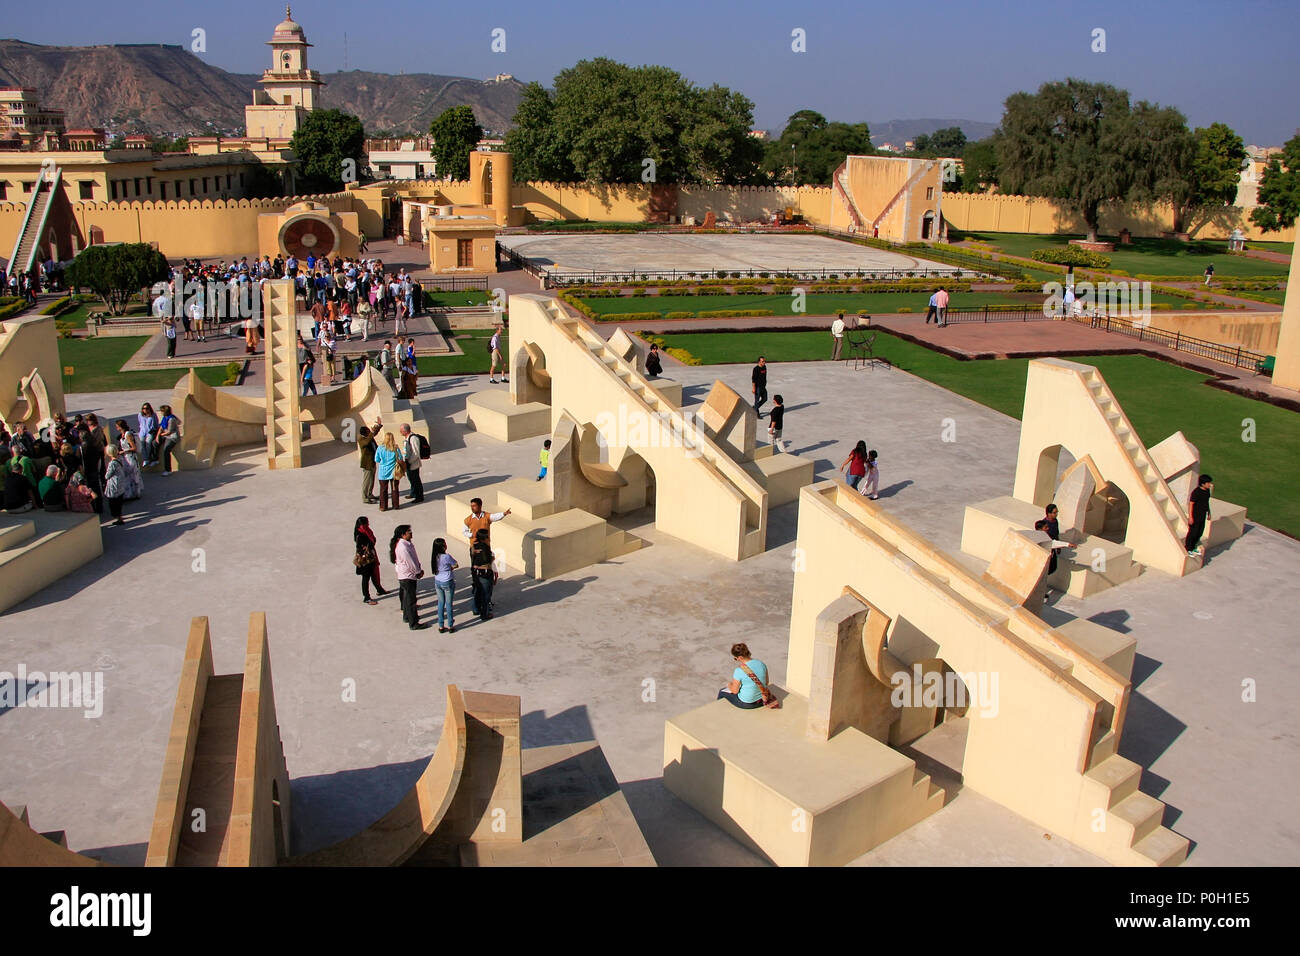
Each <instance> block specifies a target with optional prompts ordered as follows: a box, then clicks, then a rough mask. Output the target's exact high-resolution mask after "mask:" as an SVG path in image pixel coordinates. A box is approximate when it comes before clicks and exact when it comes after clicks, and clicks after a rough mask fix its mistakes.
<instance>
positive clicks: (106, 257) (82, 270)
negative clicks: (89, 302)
mask: <svg viewBox="0 0 1300 956" xmlns="http://www.w3.org/2000/svg"><path fill="white" fill-rule="evenodd" d="M170 275H171V270H170V269H169V268H168V266H167V257H166V256H164V255H163V254H162V253H161V252H159V251H158V250H157V249H155V248H154V247H153V246H151V245H149V243H147V242H131V243H120V244H118V245H113V246H90V247H89V248H87V249H83V250H82V251H81V252H80V253H78V254H77V258H75V259H73V260H72V263H71V264H70V265H69V266H68V268H67V270H66V273H65V277H66V279H67V281H68V284H69V285H70V286H72V287H73V288H86V289H89V290H90V291H91V292H93V293H95V295H97V296H99V298H100V300H101V301H102V302H103V303H104V304H105V305H106V306H108V309H109V311H110V312H112V313H113V314H114V315H121V314H122V313H123V312H124V311H125V310H126V306H127V304H128V303H129V302H130V301H131V299H132V298H133V297H134V296H137V295H139V294H140V290H141V289H143V288H144V287H145V286H149V285H152V284H153V283H155V282H164V281H166V279H167V278H168V276H170Z"/></svg>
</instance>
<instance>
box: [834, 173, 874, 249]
mask: <svg viewBox="0 0 1300 956" xmlns="http://www.w3.org/2000/svg"><path fill="white" fill-rule="evenodd" d="M833 182H834V184H835V186H834V188H835V195H837V196H838V197H839V198H840V202H842V203H844V208H845V209H846V210H847V211H848V214H849V221H850V222H851V223H852V226H851V227H850V229H849V231H850V232H862V230H863V226H864V224H865V222H866V217H865V216H863V215H862V210H860V209H859V208H858V202H857V200H856V199H854V198H853V191H852V189H850V188H849V173H848V162H847V160H846V161H845V162H843V163H840V168H839V169H837V170H835V177H834V180H833Z"/></svg>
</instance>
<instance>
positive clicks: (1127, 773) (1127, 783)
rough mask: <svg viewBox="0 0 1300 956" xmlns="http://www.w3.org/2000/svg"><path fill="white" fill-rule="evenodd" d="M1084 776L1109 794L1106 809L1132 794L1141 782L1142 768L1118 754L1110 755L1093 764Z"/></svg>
mask: <svg viewBox="0 0 1300 956" xmlns="http://www.w3.org/2000/svg"><path fill="white" fill-rule="evenodd" d="M1084 776H1085V777H1087V778H1088V779H1089V780H1093V781H1095V782H1096V783H1099V784H1100V785H1101V786H1103V787H1105V788H1106V789H1107V790H1108V791H1109V792H1110V797H1109V800H1108V802H1107V804H1106V809H1107V810H1109V809H1110V808H1111V807H1113V806H1115V804H1117V803H1119V801H1121V800H1123V799H1124V798H1125V797H1127V796H1129V795H1130V794H1132V793H1133V792H1134V791H1136V790H1137V788H1138V783H1139V782H1141V780H1142V767H1141V766H1140V765H1139V764H1136V763H1134V762H1133V761H1132V760H1128V759H1127V758H1125V757H1121V756H1119V754H1111V755H1110V756H1109V757H1107V758H1106V759H1105V760H1102V761H1101V762H1099V763H1097V764H1095V765H1094V766H1093V768H1092V769H1091V770H1089V771H1087V772H1086V773H1084Z"/></svg>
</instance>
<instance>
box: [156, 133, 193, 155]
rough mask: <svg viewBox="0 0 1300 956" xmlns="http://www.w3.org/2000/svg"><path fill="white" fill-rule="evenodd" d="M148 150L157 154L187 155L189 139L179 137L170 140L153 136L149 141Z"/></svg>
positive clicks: (166, 137) (169, 138)
mask: <svg viewBox="0 0 1300 956" xmlns="http://www.w3.org/2000/svg"><path fill="white" fill-rule="evenodd" d="M149 148H150V149H152V150H153V151H154V152H157V153H187V152H189V149H190V138H189V137H188V136H181V137H179V138H177V139H172V138H171V137H170V136H154V137H153V138H151V139H150V140H149Z"/></svg>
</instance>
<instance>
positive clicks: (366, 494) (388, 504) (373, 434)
mask: <svg viewBox="0 0 1300 956" xmlns="http://www.w3.org/2000/svg"><path fill="white" fill-rule="evenodd" d="M357 451H358V452H359V453H360V455H361V501H362V503H363V504H367V505H373V504H378V505H379V510H380V511H388V510H389V509H390V508H391V509H392V510H393V511H397V510H399V509H400V508H401V502H400V500H399V499H400V497H401V495H400V489H401V483H402V479H403V478H405V479H406V481H407V484H408V485H409V488H408V489H407V495H406V498H407V500H408V501H410V502H412V503H415V504H418V503H420V502H422V501H424V482H423V481H422V480H421V478H420V465H421V463H422V462H423V461H424V460H425V459H427V458H428V457H429V455H430V454H431V449H430V447H429V440H428V439H427V438H425V437H424V436H423V435H421V434H420V433H419V432H416V431H413V430H412V429H411V426H410V425H408V424H406V423H405V422H403V423H402V425H401V426H400V427H399V429H398V434H397V435H394V434H393V432H392V431H391V430H387V431H385V430H384V422H383V419H375V424H374V425H371V426H366V425H363V426H362V427H361V429H360V430H359V431H358V432H357ZM376 484H378V486H379V488H378V497H376V494H375V486H376Z"/></svg>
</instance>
